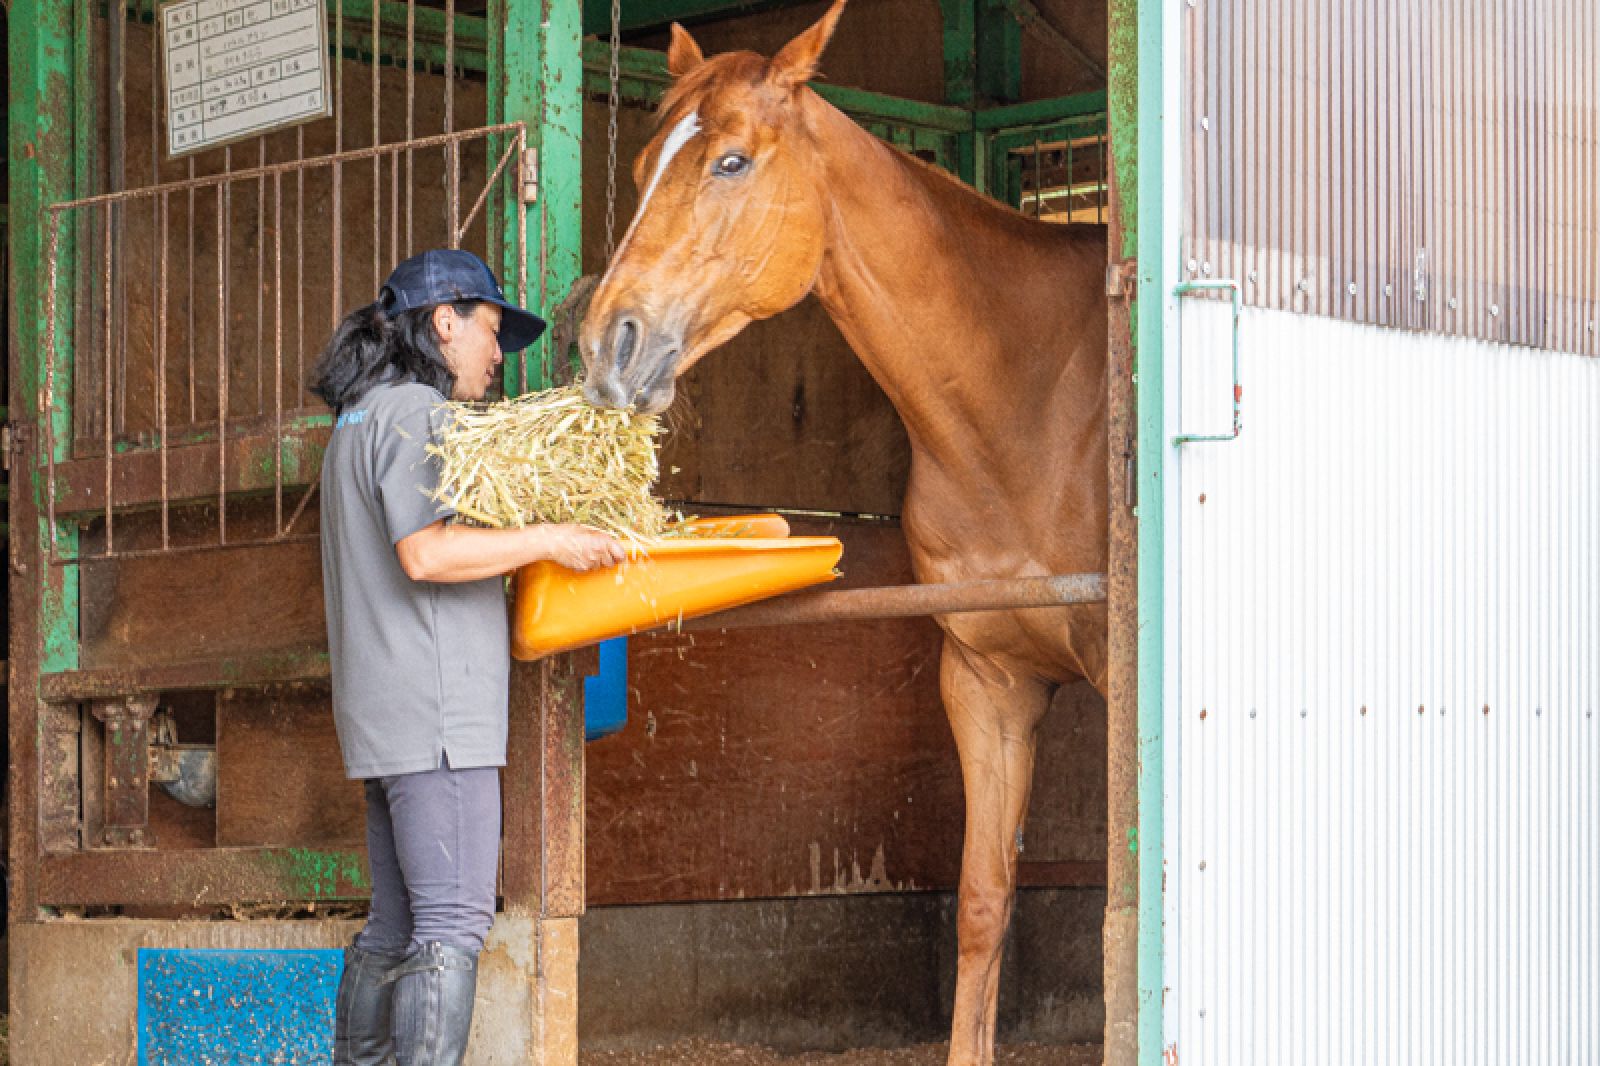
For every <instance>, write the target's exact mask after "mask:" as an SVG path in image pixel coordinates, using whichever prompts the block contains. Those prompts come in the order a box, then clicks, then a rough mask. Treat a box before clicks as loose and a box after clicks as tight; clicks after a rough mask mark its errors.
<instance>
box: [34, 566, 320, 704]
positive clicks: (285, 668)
mask: <svg viewBox="0 0 1600 1066" xmlns="http://www.w3.org/2000/svg"><path fill="white" fill-rule="evenodd" d="M229 547H230V548H236V547H239V548H242V547H243V545H230V546H229ZM212 550H216V549H215V548H213V549H212ZM329 676H330V673H329V667H328V653H327V652H325V651H321V652H295V653H291V654H284V653H271V654H265V655H259V656H254V657H252V658H248V659H216V660H212V661H210V662H199V663H180V664H176V665H167V666H140V667H112V668H108V669H103V670H68V671H64V672H62V673H56V674H50V675H48V676H45V677H42V678H40V679H39V687H40V697H41V698H42V699H44V700H46V701H47V702H50V703H76V702H80V701H85V700H97V699H111V698H113V697H116V696H138V695H142V694H145V693H157V692H204V691H207V690H210V689H223V688H229V687H233V686H238V687H255V686H260V685H279V684H289V683H293V682H296V681H309V682H317V681H326V680H328V678H329Z"/></svg>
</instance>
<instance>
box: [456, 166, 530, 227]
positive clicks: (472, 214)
mask: <svg viewBox="0 0 1600 1066" xmlns="http://www.w3.org/2000/svg"><path fill="white" fill-rule="evenodd" d="M516 147H517V146H516V144H515V142H513V143H512V144H510V145H508V146H507V147H506V150H505V151H504V152H502V153H501V154H500V162H499V163H498V164H496V166H495V168H494V173H493V174H490V175H489V180H488V181H487V182H486V183H485V184H484V186H483V191H482V192H480V193H479V194H478V200H477V202H476V203H474V204H473V205H472V210H471V211H468V212H467V217H466V219H465V221H463V222H462V223H461V228H460V229H459V230H458V231H456V237H455V240H456V244H458V245H459V244H460V243H461V241H462V239H463V238H464V237H466V235H467V230H469V229H471V228H472V221H473V219H475V218H477V217H478V212H479V211H481V210H482V209H483V205H484V202H485V201H487V200H488V198H489V190H490V189H492V188H494V183H495V182H497V181H499V180H500V175H501V173H502V172H503V171H504V170H505V169H506V164H507V163H508V162H510V161H511V157H512V155H513V154H515V152H516Z"/></svg>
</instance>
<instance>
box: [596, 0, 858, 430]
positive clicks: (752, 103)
mask: <svg viewBox="0 0 1600 1066" xmlns="http://www.w3.org/2000/svg"><path fill="white" fill-rule="evenodd" d="M844 4H845V0H836V2H835V3H834V5H833V6H832V7H831V8H830V9H829V10H828V13H827V14H826V15H824V16H823V17H822V18H821V19H820V20H818V22H817V23H816V24H815V25H813V26H812V27H811V28H810V29H807V30H806V31H805V32H803V33H801V34H800V35H799V36H798V37H796V38H795V39H794V40H792V41H790V42H789V43H788V44H786V45H784V47H783V48H782V49H781V50H780V51H779V52H778V54H777V55H775V56H774V57H773V58H772V59H770V60H768V59H766V58H764V57H762V56H759V55H756V54H755V53H753V52H729V53H727V54H724V55H719V56H714V57H712V58H711V59H707V58H705V56H704V55H702V54H701V51H700V47H699V45H697V44H696V43H695V42H694V39H693V38H692V37H690V36H689V34H688V33H687V32H686V31H685V30H684V29H683V27H681V26H679V25H676V24H674V25H673V27H672V45H671V47H670V49H669V50H668V52H667V69H668V71H669V72H670V73H671V74H672V76H673V78H674V83H673V87H672V89H671V91H670V92H669V93H668V94H667V95H666V97H665V98H664V99H663V100H662V103H661V109H660V116H661V117H660V120H659V123H658V128H657V130H656V133H655V135H654V136H653V137H652V138H651V140H650V143H649V144H647V145H646V146H645V149H644V151H643V152H641V153H640V154H639V157H638V159H636V160H635V161H634V166H633V178H634V184H635V185H636V186H637V187H638V188H639V189H640V190H641V191H640V196H639V207H638V210H637V212H636V213H635V214H634V217H633V222H632V224H631V225H630V226H629V227H628V231H627V233H626V234H625V235H624V236H623V238H622V243H621V244H620V245H618V247H617V251H616V254H615V255H614V256H613V257H612V259H611V262H610V264H609V266H608V267H607V269H606V273H605V276H604V277H603V278H602V279H601V282H600V286H599V288H598V289H596V290H595V294H594V299H593V301H592V302H591V303H590V307H589V314H588V317H587V318H586V320H585V322H584V326H583V331H582V335H581V337H580V347H581V351H582V356H583V361H584V366H585V370H586V373H585V385H584V394H585V395H586V396H587V397H588V399H589V402H590V403H592V404H595V405H597V406H601V407H636V408H638V409H639V410H641V411H644V412H647V413H656V412H660V411H663V410H665V409H666V408H667V407H668V406H669V405H670V404H671V403H672V398H673V393H674V387H675V386H674V382H675V380H676V378H677V377H678V375H680V374H682V373H683V372H684V371H686V370H688V369H689V368H690V367H691V366H693V365H694V364H695V362H697V361H698V360H699V359H700V358H701V357H702V356H704V355H705V354H706V353H707V352H709V351H711V350H712V349H714V348H716V347H717V346H719V345H721V344H724V343H726V342H727V341H728V340H729V339H731V338H732V337H733V336H734V335H735V334H737V333H738V332H739V331H740V330H741V329H743V328H744V327H745V326H746V325H747V324H749V323H750V322H752V321H754V320H757V319H762V318H770V317H772V316H773V315H776V314H778V313H779V312H781V311H785V310H787V309H788V308H790V307H793V306H794V305H795V304H797V303H799V302H800V300H801V299H802V298H803V297H804V296H805V295H806V294H807V293H808V292H810V291H811V288H812V286H813V285H814V284H815V282H816V278H817V272H818V270H819V269H820V267H821V264H822V255H823V239H824V233H825V230H826V221H827V213H826V203H827V199H826V197H825V196H824V190H823V188H822V177H821V174H820V168H819V167H817V166H816V165H815V161H814V158H813V156H814V152H813V151H812V150H811V149H810V148H809V140H810V138H809V135H808V133H807V130H806V128H805V122H804V118H803V114H802V108H801V107H800V96H801V94H803V93H805V92H807V91H808V90H807V89H806V82H807V81H808V80H809V79H810V78H811V76H812V75H813V74H814V73H815V72H816V67H817V60H818V59H819V58H820V57H821V55H822V50H823V48H824V47H826V45H827V43H828V39H829V38H830V37H831V36H832V35H833V29H834V26H835V25H836V24H837V23H838V21H839V16H840V15H841V14H842V13H843V11H844Z"/></svg>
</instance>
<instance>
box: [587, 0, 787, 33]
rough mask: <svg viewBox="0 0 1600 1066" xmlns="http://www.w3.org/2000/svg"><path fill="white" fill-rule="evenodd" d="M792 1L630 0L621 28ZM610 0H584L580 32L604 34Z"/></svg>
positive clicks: (736, 12)
mask: <svg viewBox="0 0 1600 1066" xmlns="http://www.w3.org/2000/svg"><path fill="white" fill-rule="evenodd" d="M790 2H791V0H629V3H628V4H627V5H626V7H625V11H626V13H625V14H624V15H623V18H622V31H623V32H624V33H633V32H634V31H636V30H648V29H665V28H666V27H667V26H669V25H670V24H672V23H674V22H694V21H704V20H709V19H719V18H732V17H734V16H737V15H754V14H759V13H760V12H763V11H772V10H774V9H776V8H779V7H783V6H785V5H787V4H789V3H790ZM610 20H611V14H610V0H583V32H584V33H585V34H597V33H604V32H605V30H606V27H607V26H608V25H609V24H610Z"/></svg>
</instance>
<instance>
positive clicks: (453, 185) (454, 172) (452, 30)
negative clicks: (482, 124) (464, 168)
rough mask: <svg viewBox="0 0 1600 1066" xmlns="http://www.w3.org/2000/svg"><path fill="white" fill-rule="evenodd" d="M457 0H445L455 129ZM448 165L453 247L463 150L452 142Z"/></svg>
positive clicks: (448, 88)
mask: <svg viewBox="0 0 1600 1066" xmlns="http://www.w3.org/2000/svg"><path fill="white" fill-rule="evenodd" d="M455 61H456V0H444V131H445V132H446V133H454V132H455V124H456V66H455ZM444 155H445V167H446V168H447V173H448V175H449V177H448V178H447V180H448V181H449V183H450V189H449V192H450V205H449V206H450V211H449V215H448V223H449V227H450V228H449V229H448V230H447V231H446V232H448V233H449V234H450V247H452V248H459V247H460V246H461V238H460V236H459V230H460V229H461V223H460V219H461V152H460V149H459V148H458V147H457V146H456V145H454V144H450V145H447V146H446V147H445V150H444Z"/></svg>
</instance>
